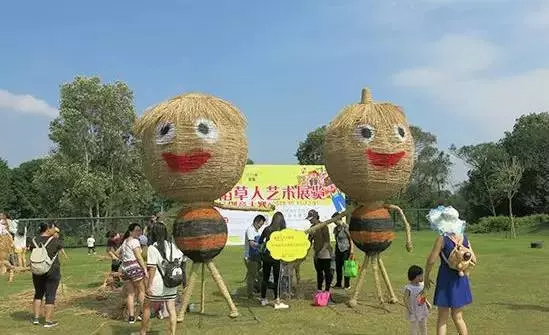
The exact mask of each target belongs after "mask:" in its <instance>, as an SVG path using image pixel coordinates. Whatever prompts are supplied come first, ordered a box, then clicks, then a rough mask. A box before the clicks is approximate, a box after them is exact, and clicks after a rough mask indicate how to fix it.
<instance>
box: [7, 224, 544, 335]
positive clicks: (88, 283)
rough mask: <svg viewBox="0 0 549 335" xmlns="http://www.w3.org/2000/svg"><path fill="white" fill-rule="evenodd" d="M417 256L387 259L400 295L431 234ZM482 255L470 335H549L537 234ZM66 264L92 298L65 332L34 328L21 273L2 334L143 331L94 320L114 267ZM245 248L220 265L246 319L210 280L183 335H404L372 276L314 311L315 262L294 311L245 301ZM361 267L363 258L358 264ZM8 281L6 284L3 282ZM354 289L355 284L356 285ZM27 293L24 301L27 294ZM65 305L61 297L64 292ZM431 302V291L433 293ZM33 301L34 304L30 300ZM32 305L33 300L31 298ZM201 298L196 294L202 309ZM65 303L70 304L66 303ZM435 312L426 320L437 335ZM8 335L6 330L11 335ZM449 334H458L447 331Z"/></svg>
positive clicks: (71, 285) (157, 329)
mask: <svg viewBox="0 0 549 335" xmlns="http://www.w3.org/2000/svg"><path fill="white" fill-rule="evenodd" d="M413 238H414V246H415V249H414V252H413V253H411V254H408V253H406V251H405V250H404V243H403V234H402V233H399V237H398V238H397V240H395V242H394V243H393V245H392V247H391V248H390V249H389V250H388V251H387V252H386V253H385V254H384V260H385V265H386V267H387V270H388V272H389V275H390V277H391V279H392V282H393V286H394V288H395V289H400V288H401V287H402V286H403V285H404V284H405V283H406V271H407V268H408V266H409V265H411V264H420V265H421V266H423V264H424V262H425V257H426V255H427V254H428V252H429V251H430V248H431V246H432V243H433V241H434V235H433V233H431V232H421V233H415V234H414V236H413ZM470 238H471V241H472V242H473V244H474V246H475V249H476V252H477V254H478V255H479V261H480V264H479V266H478V267H477V268H476V269H475V272H474V273H473V274H472V278H471V282H472V288H473V297H474V298H473V299H474V302H473V304H472V305H471V306H469V307H468V308H467V309H466V312H465V318H466V321H467V323H468V325H469V328H470V333H471V334H498V335H500V334H549V283H548V280H549V265H548V264H547V260H548V258H549V249H530V245H529V244H530V241H533V240H539V239H541V240H543V237H540V236H535V235H523V236H520V237H519V239H517V240H506V239H504V238H503V237H496V236H486V235H472V236H470ZM67 252H68V254H69V257H70V259H69V261H68V262H66V263H65V264H64V265H63V267H62V273H63V276H64V279H63V282H64V285H65V291H71V290H83V291H81V292H88V291H89V292H90V295H89V296H87V297H80V298H78V299H77V300H75V301H73V302H72V303H68V304H67V302H66V301H65V302H64V306H60V307H59V308H58V310H57V313H56V319H57V320H58V321H59V322H60V325H59V326H58V327H57V328H54V329H50V330H47V329H43V328H42V327H36V326H32V325H31V324H30V322H29V320H30V317H31V314H30V302H31V301H30V300H27V299H21V296H22V295H23V296H25V295H24V294H22V292H24V291H26V290H31V289H32V283H31V279H30V274H29V273H22V274H19V275H18V276H17V277H16V278H15V282H14V283H10V284H8V283H7V282H2V283H1V284H0V325H2V329H0V333H1V334H38V333H50V334H71V335H77V334H130V333H131V332H132V331H137V330H138V328H139V324H135V325H128V324H127V323H126V322H123V321H116V320H109V319H108V318H105V317H101V316H99V315H97V314H96V313H94V312H93V311H94V309H100V308H103V307H105V306H101V304H104V303H105V302H101V301H97V300H96V299H95V295H94V294H92V292H94V291H95V290H96V288H97V287H98V286H99V285H100V284H101V282H102V278H103V277H102V276H103V273H104V272H105V271H107V270H108V269H109V266H110V262H108V261H98V260H97V258H95V257H93V256H87V255H86V251H85V250H84V249H69V250H67ZM241 255H242V248H240V247H227V248H226V249H225V250H224V252H223V253H222V254H221V255H220V256H218V257H217V258H216V264H217V265H218V268H219V270H220V271H221V273H222V275H223V276H224V278H225V280H226V282H227V283H228V285H229V289H230V290H231V291H237V295H236V297H235V302H236V303H237V305H238V307H239V310H240V312H241V314H242V316H241V317H240V318H237V319H235V320H232V319H229V318H228V317H227V312H228V310H227V308H226V305H225V302H224V300H223V298H222V297H221V296H220V294H219V293H217V290H216V289H215V285H214V283H213V282H212V280H211V279H210V278H208V277H207V278H208V279H207V284H206V289H207V295H206V314H205V315H199V314H193V313H191V314H189V315H188V316H187V318H186V321H185V323H184V324H180V326H179V331H180V333H182V334H183V333H185V334H223V335H230V334H238V335H242V334H334V335H335V334H339V335H343V334H391V335H393V334H406V321H405V320H404V318H403V315H404V314H403V308H404V307H402V306H400V305H387V306H386V309H383V308H380V307H379V304H378V303H377V300H376V299H375V297H374V285H373V279H372V278H373V277H372V276H371V274H368V275H367V277H366V279H367V281H366V284H365V289H364V292H362V294H361V301H360V305H359V306H358V307H357V308H355V309H349V308H348V307H346V305H345V304H344V301H345V300H346V294H345V292H344V291H335V293H334V299H335V300H336V302H338V304H336V305H334V306H332V307H328V308H315V307H312V306H311V298H310V297H311V293H312V292H313V289H314V278H315V277H314V270H313V265H312V260H311V259H310V258H309V259H307V260H306V261H305V262H304V263H303V265H302V273H303V275H302V277H303V278H304V279H303V283H302V285H303V286H304V290H303V292H304V295H303V297H301V299H299V298H297V299H294V300H291V301H289V304H290V306H291V307H290V309H288V310H278V311H275V310H274V309H273V308H272V307H261V306H260V305H259V304H258V303H257V302H248V301H247V300H244V299H243V298H242V296H243V292H244V291H243V289H242V286H243V284H242V283H240V281H242V279H243V277H244V267H243V263H242V259H241ZM361 261H362V257H360V259H359V262H361ZM2 280H5V277H3V278H2ZM351 284H352V283H351ZM30 294H31V293H30V292H27V296H28V295H30ZM60 295H61V297H60V299H61V301H62V300H63V293H61V292H60ZM431 295H432V292H431ZM30 297H32V296H31V295H30ZM28 299H31V298H28ZM198 299H199V292H196V293H195V294H194V299H193V301H194V302H198ZM65 300H66V299H65ZM435 313H436V311H433V313H432V314H431V317H430V321H429V329H430V332H431V333H434V323H435V319H436V315H435ZM152 325H153V328H152V333H157V334H164V333H165V329H166V328H165V327H166V322H164V321H160V320H158V319H155V320H153V322H152ZM8 330H9V331H8ZM449 333H450V334H455V331H454V330H453V328H452V327H450V332H449Z"/></svg>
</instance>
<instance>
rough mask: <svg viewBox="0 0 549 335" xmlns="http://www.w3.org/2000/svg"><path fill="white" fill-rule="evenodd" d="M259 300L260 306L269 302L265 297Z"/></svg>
mask: <svg viewBox="0 0 549 335" xmlns="http://www.w3.org/2000/svg"><path fill="white" fill-rule="evenodd" d="M260 302H261V306H267V305H268V304H269V300H267V299H261V300H260Z"/></svg>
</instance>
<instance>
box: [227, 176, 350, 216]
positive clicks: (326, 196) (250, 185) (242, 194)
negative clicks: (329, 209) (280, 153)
mask: <svg viewBox="0 0 549 335" xmlns="http://www.w3.org/2000/svg"><path fill="white" fill-rule="evenodd" d="M219 202H221V203H224V204H227V205H231V206H233V207H238V206H252V207H267V206H268V205H270V204H273V205H275V206H276V207H279V206H284V205H286V206H287V205H290V206H292V205H294V206H295V205H301V206H308V207H312V206H334V209H335V210H337V211H341V210H343V207H344V206H345V199H344V197H343V195H342V194H341V192H340V191H339V190H338V189H337V188H336V186H335V184H334V183H332V180H331V179H330V177H329V176H328V173H327V172H326V169H325V168H324V166H322V165H247V166H246V169H245V170H244V174H243V175H242V178H241V179H240V181H239V182H238V184H236V185H235V186H234V187H233V189H232V190H231V191H230V192H227V193H226V194H225V195H223V196H222V197H221V198H220V199H219ZM302 219H303V218H302Z"/></svg>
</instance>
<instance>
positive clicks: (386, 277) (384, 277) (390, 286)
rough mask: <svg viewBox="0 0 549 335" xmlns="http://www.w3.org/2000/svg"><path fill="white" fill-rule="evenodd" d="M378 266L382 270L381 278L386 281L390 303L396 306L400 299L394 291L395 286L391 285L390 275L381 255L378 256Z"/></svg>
mask: <svg viewBox="0 0 549 335" xmlns="http://www.w3.org/2000/svg"><path fill="white" fill-rule="evenodd" d="M377 264H378V265H379V269H380V270H381V276H382V277H383V281H385V285H387V289H388V290H389V295H390V296H391V298H390V300H389V303H391V304H396V303H397V302H398V299H397V297H396V295H395V291H393V286H392V285H391V281H390V280H389V275H388V274H387V270H386V269H385V265H383V261H382V260H381V255H379V254H378V255H377Z"/></svg>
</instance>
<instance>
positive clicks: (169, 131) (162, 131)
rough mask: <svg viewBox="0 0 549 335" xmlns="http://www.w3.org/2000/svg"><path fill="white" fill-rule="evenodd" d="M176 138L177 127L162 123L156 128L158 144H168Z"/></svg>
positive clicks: (169, 123)
mask: <svg viewBox="0 0 549 335" xmlns="http://www.w3.org/2000/svg"><path fill="white" fill-rule="evenodd" d="M174 138H175V125H174V124H173V123H171V122H161V123H159V124H158V125H157V126H156V144H168V143H171V142H172V141H173V139H174Z"/></svg>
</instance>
